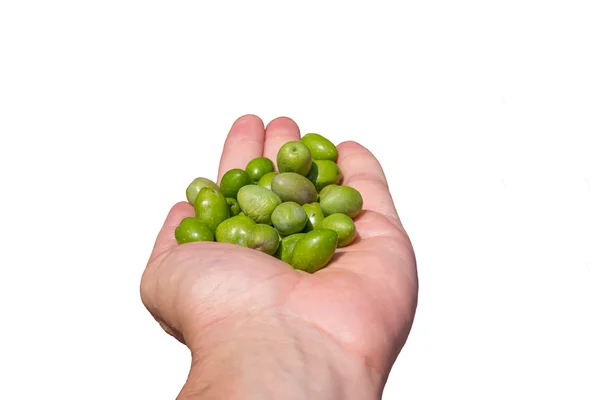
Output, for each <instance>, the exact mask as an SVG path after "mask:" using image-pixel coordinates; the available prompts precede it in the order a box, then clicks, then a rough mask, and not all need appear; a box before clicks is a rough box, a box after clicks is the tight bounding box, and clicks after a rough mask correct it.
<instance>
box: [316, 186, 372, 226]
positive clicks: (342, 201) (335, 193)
mask: <svg viewBox="0 0 600 400" xmlns="http://www.w3.org/2000/svg"><path fill="white" fill-rule="evenodd" d="M324 190H327V191H326V192H325V194H323V193H321V195H320V199H319V203H320V204H321V209H323V214H325V216H328V215H331V214H335V213H342V214H346V215H347V216H349V217H350V218H354V217H356V216H357V215H358V214H359V213H360V211H361V210H362V206H363V199H362V196H361V195H360V192H359V191H358V190H356V189H354V188H352V187H350V186H337V185H336V186H333V187H331V188H329V186H327V187H326V188H325V189H324Z"/></svg>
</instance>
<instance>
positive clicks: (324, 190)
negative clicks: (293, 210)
mask: <svg viewBox="0 0 600 400" xmlns="http://www.w3.org/2000/svg"><path fill="white" fill-rule="evenodd" d="M336 186H339V185H335V184H331V185H327V186H325V187H324V188H323V189H321V191H320V192H319V200H318V201H321V198H322V197H323V196H325V193H327V192H328V191H330V190H331V189H333V188H334V187H336Z"/></svg>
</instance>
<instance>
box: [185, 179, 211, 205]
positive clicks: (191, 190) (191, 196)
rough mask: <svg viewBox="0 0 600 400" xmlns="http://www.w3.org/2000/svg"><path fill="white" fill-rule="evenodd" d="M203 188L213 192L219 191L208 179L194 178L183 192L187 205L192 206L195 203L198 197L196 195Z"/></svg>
mask: <svg viewBox="0 0 600 400" xmlns="http://www.w3.org/2000/svg"><path fill="white" fill-rule="evenodd" d="M203 187H208V188H211V189H215V190H220V189H219V187H218V186H217V184H216V183H214V182H213V181H211V180H210V179H208V178H196V179H194V180H193V181H192V183H190V184H189V186H188V187H187V189H186V191H185V197H187V201H188V203H190V204H191V205H194V203H195V202H196V197H198V193H200V189H202V188H203Z"/></svg>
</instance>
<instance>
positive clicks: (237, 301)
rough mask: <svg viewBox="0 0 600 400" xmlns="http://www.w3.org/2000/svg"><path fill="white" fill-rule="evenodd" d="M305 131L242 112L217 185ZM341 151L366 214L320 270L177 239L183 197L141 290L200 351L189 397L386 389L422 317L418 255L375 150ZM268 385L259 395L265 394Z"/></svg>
mask: <svg viewBox="0 0 600 400" xmlns="http://www.w3.org/2000/svg"><path fill="white" fill-rule="evenodd" d="M299 139H300V131H299V128H298V126H297V125H296V124H295V123H294V122H293V121H292V120H290V119H288V118H283V117H282V118H277V119H275V120H273V121H272V122H271V123H270V124H269V125H268V126H267V127H266V129H265V128H264V125H263V122H262V121H261V120H260V119H259V118H258V117H256V116H252V115H247V116H243V117H241V118H239V119H238V120H237V121H235V123H234V124H233V126H232V128H231V131H230V132H229V135H228V137H227V140H226V142H225V146H224V149H223V154H222V157H221V163H220V166H219V178H218V181H220V179H221V177H222V176H223V174H224V173H225V172H226V171H228V170H229V169H232V168H244V167H245V165H246V164H247V162H248V161H250V160H251V159H252V158H255V157H260V156H263V155H264V156H266V157H269V158H270V159H271V160H275V159H276V154H277V151H278V149H279V148H280V147H281V145H282V144H284V143H285V142H288V141H291V140H299ZM338 153H339V158H338V164H339V166H340V168H341V170H342V173H343V182H342V183H343V184H345V185H348V186H352V187H354V188H356V189H357V190H359V191H360V193H361V194H362V196H363V200H364V206H363V208H364V211H363V212H362V213H361V215H359V217H357V219H356V220H355V222H356V229H357V232H358V237H357V239H356V240H355V242H353V244H351V245H350V246H348V247H345V248H342V249H338V251H337V253H336V255H335V256H334V258H333V260H332V262H331V263H330V264H329V265H328V266H327V267H326V268H324V269H322V270H320V271H318V272H316V273H314V274H308V273H305V272H303V271H298V270H294V269H293V268H291V267H290V266H289V265H287V264H285V263H284V262H282V261H280V260H278V259H276V258H274V257H272V256H268V255H265V254H263V253H260V252H259V251H256V250H251V249H247V248H244V247H241V246H237V245H232V244H225V243H207V242H197V243H188V244H185V245H177V243H176V241H175V238H174V229H175V227H176V226H177V225H178V224H179V222H180V221H181V220H182V219H183V218H184V217H188V216H193V215H194V210H193V207H192V206H191V205H189V204H187V203H185V202H182V203H178V204H176V205H175V206H174V207H173V208H172V209H171V211H170V213H169V214H168V216H167V218H166V221H165V224H164V226H163V228H162V229H161V231H160V233H159V235H158V238H157V240H156V243H155V246H154V249H153V251H152V254H151V257H150V260H149V262H148V265H147V267H146V270H145V272H144V275H143V277H142V282H141V296H142V301H143V303H144V304H145V306H146V307H147V308H148V310H149V311H150V313H151V314H152V315H153V316H154V318H156V320H157V321H158V322H159V323H160V324H161V326H162V327H163V328H164V330H165V331H166V332H167V333H169V334H171V335H172V336H174V337H175V338H177V339H178V340H180V341H181V342H182V343H184V344H186V345H187V346H188V347H189V348H190V350H191V354H192V365H193V367H192V371H191V373H190V376H189V378H188V382H187V383H186V385H185V387H184V389H183V390H182V392H181V394H180V397H179V398H180V399H183V398H196V397H194V396H198V398H203V399H204V398H212V397H210V395H213V396H215V398H238V397H235V396H236V393H241V392H243V393H244V397H243V398H245V399H248V398H254V397H252V396H251V393H252V394H253V395H254V392H253V391H256V392H257V393H258V392H259V391H264V393H284V394H285V398H287V399H292V398H299V399H300V398H311V399H319V398H347V397H344V395H342V394H341V392H344V393H346V395H347V396H349V397H348V398H353V399H354V398H356V399H361V400H362V399H365V400H366V399H369V398H377V397H378V396H381V391H382V390H383V385H384V384H385V381H386V379H387V376H388V374H389V372H390V369H391V367H392V364H393V363H394V361H395V359H396V357H397V356H398V354H399V352H400V350H401V348H402V346H403V345H404V343H405V341H406V338H407V336H408V333H409V331H410V328H411V325H412V321H413V318H414V313H415V309H416V304H417V290H418V283H417V282H418V280H417V273H416V265H415V258H414V252H413V249H412V246H411V244H410V241H409V239H408V236H407V235H406V232H405V231H404V229H403V227H402V225H401V223H400V220H399V218H398V215H397V213H396V210H395V207H394V204H393V201H392V197H391V195H390V193H389V190H388V186H387V182H386V179H385V176H384V173H383V170H382V169H381V166H380V164H379V162H378V161H377V160H376V158H375V157H374V156H373V155H372V154H371V153H370V152H369V151H368V150H367V149H365V148H364V147H362V146H361V145H359V144H357V143H354V142H345V143H342V144H340V145H339V146H338ZM299 360H301V361H302V362H301V363H299ZM208 365H210V366H211V367H210V368H209V367H208ZM303 379H306V380H309V381H310V382H308V383H307V382H298V380H300V381H301V380H303ZM336 380H337V381H336ZM334 384H335V385H337V386H338V387H337V388H335V387H334V388H330V390H331V391H332V393H333V392H335V391H338V393H337V394H335V393H334V394H330V395H327V394H325V388H324V387H325V386H326V385H329V386H331V385H334ZM279 386H281V387H279ZM311 390H312V392H311ZM218 391H220V392H218ZM300 391H305V394H304V395H305V396H307V397H303V396H304V395H303V394H300V393H298V392H300ZM224 392H227V393H228V394H229V395H230V397H225V396H224V395H223V393H224ZM261 393H263V392H261ZM264 393H263V394H261V395H259V394H256V396H257V397H256V398H267V395H266V394H264ZM359 393H363V394H359ZM319 395H321V396H322V397H319ZM202 396H208V397H202ZM219 396H221V397H219ZM261 396H262V397H261ZM295 396H297V397H295ZM332 396H333V397H332ZM361 396H363V397H361ZM274 398H281V397H277V396H275V397H274Z"/></svg>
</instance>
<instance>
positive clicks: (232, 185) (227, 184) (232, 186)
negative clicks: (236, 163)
mask: <svg viewBox="0 0 600 400" xmlns="http://www.w3.org/2000/svg"><path fill="white" fill-rule="evenodd" d="M251 183H252V179H250V176H249V175H248V173H247V172H246V171H244V170H243V169H239V168H234V169H230V170H229V171H227V172H225V175H223V178H222V179H221V192H222V193H223V195H224V196H225V197H231V198H234V199H235V198H237V194H238V191H239V190H240V189H241V188H242V187H244V186H246V185H250V184H251Z"/></svg>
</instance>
